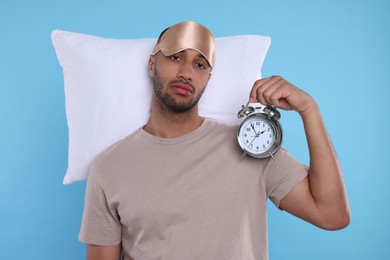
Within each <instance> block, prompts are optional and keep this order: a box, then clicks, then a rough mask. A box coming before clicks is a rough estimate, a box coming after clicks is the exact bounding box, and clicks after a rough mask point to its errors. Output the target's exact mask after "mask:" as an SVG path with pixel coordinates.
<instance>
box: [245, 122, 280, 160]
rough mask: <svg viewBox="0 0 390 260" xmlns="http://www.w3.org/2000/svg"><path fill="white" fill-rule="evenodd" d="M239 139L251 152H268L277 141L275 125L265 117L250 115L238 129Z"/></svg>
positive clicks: (255, 153) (257, 153)
mask: <svg viewBox="0 0 390 260" xmlns="http://www.w3.org/2000/svg"><path fill="white" fill-rule="evenodd" d="M238 141H239V143H240V145H241V147H242V148H243V149H244V150H245V151H247V152H248V153H249V154H253V155H260V154H263V153H264V154H268V153H269V150H270V149H271V148H272V146H273V144H274V143H275V130H274V127H273V125H271V123H270V122H269V121H268V120H267V119H265V118H263V117H260V116H253V117H249V118H248V119H246V120H245V121H244V122H243V123H242V125H241V127H240V129H239V131H238Z"/></svg>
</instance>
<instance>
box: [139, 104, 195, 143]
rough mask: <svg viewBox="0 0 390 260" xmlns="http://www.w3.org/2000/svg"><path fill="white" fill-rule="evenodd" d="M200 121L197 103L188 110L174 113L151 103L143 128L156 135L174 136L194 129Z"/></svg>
mask: <svg viewBox="0 0 390 260" xmlns="http://www.w3.org/2000/svg"><path fill="white" fill-rule="evenodd" d="M152 103H153V102H152ZM202 122H203V118H201V117H200V116H199V114H198V106H197V105H196V106H195V107H194V108H193V109H191V110H190V111H187V112H181V113H175V112H172V111H168V110H166V109H161V107H159V106H158V105H153V104H152V111H151V116H150V119H149V121H148V123H147V124H146V125H145V126H144V130H145V131H146V132H148V133H150V134H152V135H155V136H158V137H163V138H175V137H179V136H182V135H185V134H187V133H190V132H192V131H194V130H195V129H197V128H198V127H199V126H200V125H201V124H202Z"/></svg>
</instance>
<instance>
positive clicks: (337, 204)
mask: <svg viewBox="0 0 390 260" xmlns="http://www.w3.org/2000/svg"><path fill="white" fill-rule="evenodd" d="M300 114H301V117H302V120H303V124H304V127H305V132H306V138H307V143H308V147H309V154H310V167H309V177H308V179H309V187H310V192H311V194H312V197H313V200H314V202H315V204H316V206H317V207H318V209H319V210H320V211H321V212H322V214H323V216H324V217H325V218H328V219H329V220H332V221H333V220H334V221H337V222H338V223H340V222H344V221H347V222H348V221H349V205H348V200H347V196H346V191H345V186H344V181H343V176H342V171H341V168H340V165H339V161H338V158H337V155H336V152H335V150H334V148H333V145H332V142H331V140H330V138H329V135H328V133H327V131H326V128H325V125H324V122H323V120H322V117H321V114H320V111H319V109H318V106H317V105H316V104H315V103H314V101H313V105H312V106H311V107H310V108H309V109H307V110H305V111H303V112H301V113H300ZM344 218H345V219H344Z"/></svg>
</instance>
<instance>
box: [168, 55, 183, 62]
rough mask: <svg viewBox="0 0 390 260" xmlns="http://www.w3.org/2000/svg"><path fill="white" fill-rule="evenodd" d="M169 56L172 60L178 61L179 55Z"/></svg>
mask: <svg viewBox="0 0 390 260" xmlns="http://www.w3.org/2000/svg"><path fill="white" fill-rule="evenodd" d="M170 58H171V60H174V61H180V60H181V58H180V56H179V55H172V56H171V57H170Z"/></svg>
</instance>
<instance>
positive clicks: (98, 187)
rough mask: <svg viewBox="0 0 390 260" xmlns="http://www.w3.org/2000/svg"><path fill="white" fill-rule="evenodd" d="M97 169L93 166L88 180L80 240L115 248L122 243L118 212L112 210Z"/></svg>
mask: <svg viewBox="0 0 390 260" xmlns="http://www.w3.org/2000/svg"><path fill="white" fill-rule="evenodd" d="M96 168H97V167H96V166H95V165H94V164H92V165H91V170H90V173H89V176H88V180H87V188H86V194H85V203H84V214H83V220H82V224H81V230H80V233H79V240H80V241H81V242H84V243H87V244H93V245H99V246H113V245H116V244H118V243H120V242H121V233H122V232H121V225H120V221H119V217H118V214H117V212H116V210H115V209H112V208H110V205H109V202H108V201H109V200H108V195H107V191H105V189H104V183H103V182H102V178H101V176H100V175H99V172H98V171H97V169H96Z"/></svg>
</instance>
